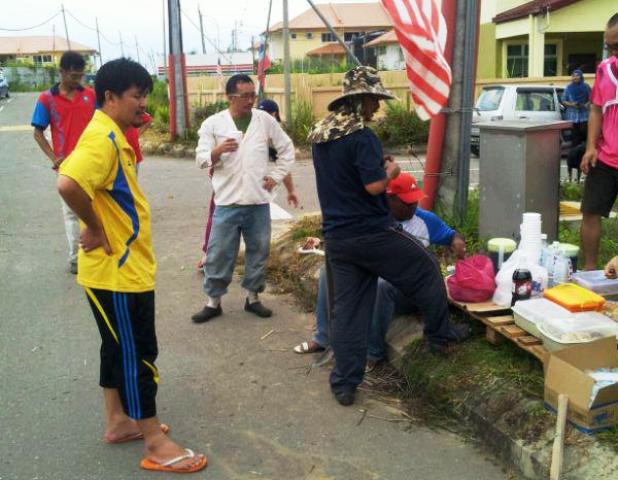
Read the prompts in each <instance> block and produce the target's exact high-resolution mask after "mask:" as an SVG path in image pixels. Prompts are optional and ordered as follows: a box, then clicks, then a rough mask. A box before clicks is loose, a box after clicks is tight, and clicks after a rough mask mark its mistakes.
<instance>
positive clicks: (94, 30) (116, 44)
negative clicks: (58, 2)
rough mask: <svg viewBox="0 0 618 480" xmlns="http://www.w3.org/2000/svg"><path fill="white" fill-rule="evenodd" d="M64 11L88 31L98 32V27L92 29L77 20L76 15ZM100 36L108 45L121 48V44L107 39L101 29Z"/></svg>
mask: <svg viewBox="0 0 618 480" xmlns="http://www.w3.org/2000/svg"><path fill="white" fill-rule="evenodd" d="M64 11H65V12H66V13H68V14H69V15H70V16H71V18H72V19H73V20H75V21H76V22H77V23H79V24H80V25H81V26H82V27H84V28H87V29H88V30H92V31H93V32H96V31H97V29H96V27H91V26H90V25H88V24H86V23H85V22H83V21H81V20H80V19H79V18H77V17H76V16H75V15H73V13H71V12H70V11H69V10H67V9H66V8H65V9H64ZM99 35H100V36H101V37H102V38H103V39H104V40H105V41H106V42H107V43H109V44H110V45H113V46H115V47H118V46H120V43H119V42H113V41H112V40H110V39H109V38H107V37H106V36H105V34H104V33H103V32H102V31H101V29H99Z"/></svg>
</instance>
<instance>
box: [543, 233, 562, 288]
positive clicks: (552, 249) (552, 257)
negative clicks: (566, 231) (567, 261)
mask: <svg viewBox="0 0 618 480" xmlns="http://www.w3.org/2000/svg"><path fill="white" fill-rule="evenodd" d="M559 255H560V242H553V243H552V244H551V245H550V246H549V247H548V248H547V258H546V260H545V265H543V266H544V267H545V268H546V269H547V284H548V286H549V287H550V288H551V287H553V286H554V285H557V283H556V281H555V279H554V271H555V268H556V260H557V259H558V256H559Z"/></svg>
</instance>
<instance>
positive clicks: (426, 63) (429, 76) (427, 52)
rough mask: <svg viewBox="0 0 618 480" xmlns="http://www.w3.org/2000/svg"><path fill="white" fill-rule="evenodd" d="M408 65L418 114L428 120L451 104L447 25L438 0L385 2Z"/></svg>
mask: <svg viewBox="0 0 618 480" xmlns="http://www.w3.org/2000/svg"><path fill="white" fill-rule="evenodd" d="M382 4H383V5H384V7H385V8H386V10H387V11H388V13H389V15H390V16H391V19H392V20H393V25H394V27H395V34H396V35H397V39H398V40H399V44H400V45H401V50H402V51H403V56H404V59H405V62H406V74H407V77H408V80H409V81H410V91H411V92H412V99H413V100H414V103H415V104H416V112H417V113H418V116H419V117H420V118H421V119H423V120H428V119H430V118H431V117H432V116H434V115H435V114H436V113H438V112H440V110H441V109H442V107H445V106H446V105H447V104H448V96H449V92H450V90H451V67H450V66H449V64H448V62H447V61H446V59H445V58H444V46H445V44H446V22H445V21H444V17H443V16H442V13H441V12H440V9H439V8H438V6H437V5H436V2H435V0H382Z"/></svg>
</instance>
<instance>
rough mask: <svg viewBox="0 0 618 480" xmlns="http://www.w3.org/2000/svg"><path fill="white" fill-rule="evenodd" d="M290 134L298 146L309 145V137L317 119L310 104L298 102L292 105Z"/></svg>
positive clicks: (303, 101)
mask: <svg viewBox="0 0 618 480" xmlns="http://www.w3.org/2000/svg"><path fill="white" fill-rule="evenodd" d="M291 120H292V121H291V123H290V125H289V127H288V134H289V135H290V138H291V139H292V140H293V141H294V143H295V144H296V145H307V135H309V131H310V130H311V127H312V126H313V123H314V121H315V118H314V116H313V108H312V106H311V103H310V102H307V101H305V100H298V99H297V100H296V101H295V102H293V103H292V119H291Z"/></svg>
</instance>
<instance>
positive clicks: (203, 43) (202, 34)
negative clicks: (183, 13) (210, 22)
mask: <svg viewBox="0 0 618 480" xmlns="http://www.w3.org/2000/svg"><path fill="white" fill-rule="evenodd" d="M197 15H198V17H200V36H201V38H202V53H203V54H204V55H205V54H206V40H204V22H203V20H202V12H201V10H200V6H199V5H198V6H197Z"/></svg>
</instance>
